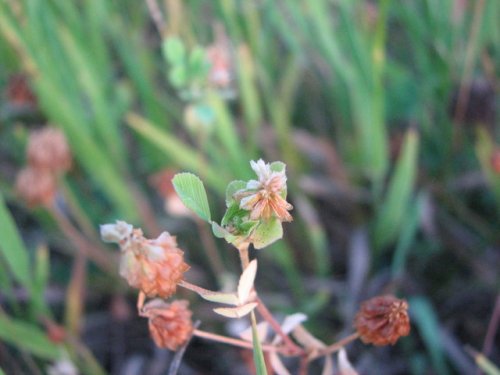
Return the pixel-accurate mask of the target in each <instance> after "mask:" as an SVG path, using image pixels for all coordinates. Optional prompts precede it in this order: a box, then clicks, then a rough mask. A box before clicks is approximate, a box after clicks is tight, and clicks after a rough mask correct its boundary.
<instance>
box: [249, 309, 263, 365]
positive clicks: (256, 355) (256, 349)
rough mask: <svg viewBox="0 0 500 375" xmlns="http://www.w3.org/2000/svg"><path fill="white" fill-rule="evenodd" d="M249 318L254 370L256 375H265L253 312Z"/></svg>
mask: <svg viewBox="0 0 500 375" xmlns="http://www.w3.org/2000/svg"><path fill="white" fill-rule="evenodd" d="M250 318H251V319H252V342H253V361H254V364H255V370H256V372H257V375H267V370H266V363H265V361H264V353H262V345H261V344H260V340H259V334H258V333H257V322H256V321H255V314H254V312H253V311H252V313H251V315H250Z"/></svg>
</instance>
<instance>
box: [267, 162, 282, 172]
mask: <svg viewBox="0 0 500 375" xmlns="http://www.w3.org/2000/svg"><path fill="white" fill-rule="evenodd" d="M269 167H270V168H271V170H272V171H273V172H283V171H285V169H286V164H285V163H283V162H282V161H273V162H272V163H271V164H270V165H269Z"/></svg>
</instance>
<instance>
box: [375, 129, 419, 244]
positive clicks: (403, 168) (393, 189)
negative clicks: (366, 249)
mask: <svg viewBox="0 0 500 375" xmlns="http://www.w3.org/2000/svg"><path fill="white" fill-rule="evenodd" d="M418 140H419V137H418V134H417V133H416V132H415V131H414V130H410V131H409V132H408V133H407V135H406V140H405V142H404V146H403V150H402V154H401V156H400V158H399V160H398V162H397V165H396V168H395V171H394V173H393V176H392V179H391V182H390V185H389V188H388V191H387V194H386V196H385V199H384V202H383V204H382V206H381V207H380V209H379V211H378V214H377V216H376V222H375V226H374V241H375V246H376V247H377V249H381V248H383V247H384V246H386V245H388V244H389V243H390V242H391V241H393V240H394V239H395V238H396V236H397V233H398V231H399V229H400V228H401V222H402V221H403V220H404V217H405V214H406V212H407V209H408V204H409V202H410V198H411V196H412V193H413V185H414V182H415V178H416V174H417V156H418Z"/></svg>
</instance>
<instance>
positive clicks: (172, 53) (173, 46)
mask: <svg viewBox="0 0 500 375" xmlns="http://www.w3.org/2000/svg"><path fill="white" fill-rule="evenodd" d="M162 47H163V55H164V56H165V58H166V59H167V61H168V62H169V63H171V64H181V63H182V62H183V60H184V59H185V57H186V48H185V47H184V44H183V43H182V41H181V40H180V39H179V38H177V37H175V36H173V37H170V38H167V39H166V40H165V41H164V42H163V46H162Z"/></svg>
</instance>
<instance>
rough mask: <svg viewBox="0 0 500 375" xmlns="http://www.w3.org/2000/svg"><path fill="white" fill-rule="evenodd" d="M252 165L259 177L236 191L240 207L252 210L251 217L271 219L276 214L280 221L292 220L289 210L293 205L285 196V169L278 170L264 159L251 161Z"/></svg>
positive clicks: (254, 218)
mask: <svg viewBox="0 0 500 375" xmlns="http://www.w3.org/2000/svg"><path fill="white" fill-rule="evenodd" d="M250 165H251V166H252V169H253V170H254V171H255V173H256V174H257V177H258V181H257V180H250V181H248V183H247V186H246V188H245V189H243V190H241V191H239V192H237V193H236V198H237V199H241V200H240V208H242V209H244V210H248V211H250V219H252V220H259V219H264V220H267V219H270V218H271V217H273V216H275V217H276V218H278V219H279V220H280V221H292V215H290V213H289V212H288V211H289V210H291V209H292V208H293V206H292V205H291V204H290V203H288V202H287V201H286V200H285V199H284V198H283V196H284V193H285V192H286V175H285V171H284V170H283V171H281V172H276V171H273V170H271V166H270V164H268V163H265V162H264V161H263V160H262V159H259V160H258V161H257V162H255V161H253V160H252V161H251V162H250Z"/></svg>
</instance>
